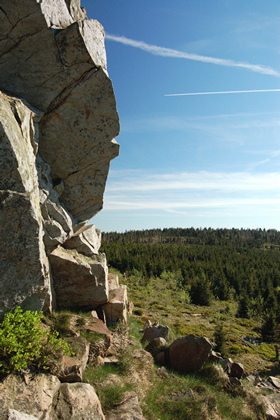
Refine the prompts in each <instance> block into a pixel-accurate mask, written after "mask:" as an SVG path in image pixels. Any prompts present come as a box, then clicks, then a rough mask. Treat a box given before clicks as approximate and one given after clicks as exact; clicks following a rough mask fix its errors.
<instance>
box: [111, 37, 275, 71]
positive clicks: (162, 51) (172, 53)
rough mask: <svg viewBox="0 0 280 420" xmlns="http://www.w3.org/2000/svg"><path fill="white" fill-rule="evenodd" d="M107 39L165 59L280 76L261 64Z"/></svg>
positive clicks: (138, 42)
mask: <svg viewBox="0 0 280 420" xmlns="http://www.w3.org/2000/svg"><path fill="white" fill-rule="evenodd" d="M106 39H107V40H109V41H115V42H119V43H121V44H124V45H129V46H131V47H134V48H139V49H140V50H143V51H147V52H149V53H151V54H154V55H160V56H163V57H174V58H185V59H187V60H193V61H201V62H204V63H212V64H217V65H220V66H227V67H241V68H244V69H247V70H250V71H254V72H256V73H261V74H266V75H269V76H277V77H279V76H280V72H278V71H277V70H274V69H273V68H271V67H266V66H263V65H261V64H249V63H242V62H238V61H233V60H227V59H223V58H215V57H207V56H203V55H197V54H189V53H185V52H183V51H178V50H173V49H171V48H164V47H158V46H157V45H152V44H147V43H146V42H143V41H136V40H134V39H130V38H126V37H125V36H117V35H110V34H106Z"/></svg>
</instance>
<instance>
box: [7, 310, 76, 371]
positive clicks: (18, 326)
mask: <svg viewBox="0 0 280 420" xmlns="http://www.w3.org/2000/svg"><path fill="white" fill-rule="evenodd" d="M42 316H43V314H42V312H37V311H34V312H33V311H25V312H24V311H23V310H22V309H21V308H20V307H17V308H16V309H15V310H14V311H12V312H9V313H7V314H6V315H5V317H4V320H3V322H2V324H1V326H0V372H1V373H4V374H8V373H13V372H15V373H20V372H23V371H25V370H27V369H31V368H35V367H36V368H42V369H44V370H51V371H52V370H54V369H55V365H56V363H55V362H56V361H57V360H58V358H59V356H61V355H62V354H64V353H66V354H71V351H70V349H69V346H68V345H67V344H66V343H65V342H64V341H63V340H62V339H59V338H58V332H56V331H51V329H50V328H49V327H47V326H44V325H42V323H41V320H42Z"/></svg>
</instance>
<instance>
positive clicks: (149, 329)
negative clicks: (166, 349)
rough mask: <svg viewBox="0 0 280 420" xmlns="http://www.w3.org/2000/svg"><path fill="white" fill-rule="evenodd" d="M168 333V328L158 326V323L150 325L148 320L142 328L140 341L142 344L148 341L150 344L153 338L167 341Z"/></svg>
mask: <svg viewBox="0 0 280 420" xmlns="http://www.w3.org/2000/svg"><path fill="white" fill-rule="evenodd" d="M168 332H169V328H168V327H167V326H164V325H159V323H158V322H156V323H154V324H152V323H151V321H150V320H148V321H147V322H146V324H145V326H144V331H143V337H142V339H141V341H142V342H145V341H148V343H150V342H151V341H153V340H154V339H155V338H159V337H162V338H164V339H165V340H167V339H168Z"/></svg>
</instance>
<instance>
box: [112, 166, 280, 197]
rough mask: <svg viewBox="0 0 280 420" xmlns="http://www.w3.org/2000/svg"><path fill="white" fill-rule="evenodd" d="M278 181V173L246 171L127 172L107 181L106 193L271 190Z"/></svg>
mask: <svg viewBox="0 0 280 420" xmlns="http://www.w3.org/2000/svg"><path fill="white" fill-rule="evenodd" d="M279 184H280V173H279V172H271V173H261V174H250V173H247V172H235V173H232V172H231V173H224V172H207V171H200V172H182V173H172V174H161V175H146V176H145V175H143V174H142V176H141V175H140V176H139V174H137V175H136V174H135V176H132V174H131V172H130V177H129V178H121V179H120V180H115V181H109V182H108V186H107V192H108V193H120V192H129V194H131V193H133V192H135V193H136V192H138V193H140V192H142V193H155V192H160V191H163V192H167V191H173V192H175V191H200V192H201V191H208V192H209V191H217V192H219V191H220V192H221V191H224V192H226V193H228V194H229V193H233V192H241V191H243V192H244V191H248V192H266V193H268V192H270V193H271V192H275V191H277V190H278V188H279Z"/></svg>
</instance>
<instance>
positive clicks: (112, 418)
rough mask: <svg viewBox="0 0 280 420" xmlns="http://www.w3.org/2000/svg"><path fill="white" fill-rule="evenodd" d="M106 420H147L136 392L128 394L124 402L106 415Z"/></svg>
mask: <svg viewBox="0 0 280 420" xmlns="http://www.w3.org/2000/svg"><path fill="white" fill-rule="evenodd" d="M106 420H145V418H144V417H143V412H142V410H141V407H140V405H139V401H138V397H137V395H136V394H135V392H130V393H127V394H126V395H125V398H124V400H123V401H122V402H121V403H120V404H118V406H117V407H116V408H115V409H114V410H111V411H110V412H109V413H108V414H106Z"/></svg>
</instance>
